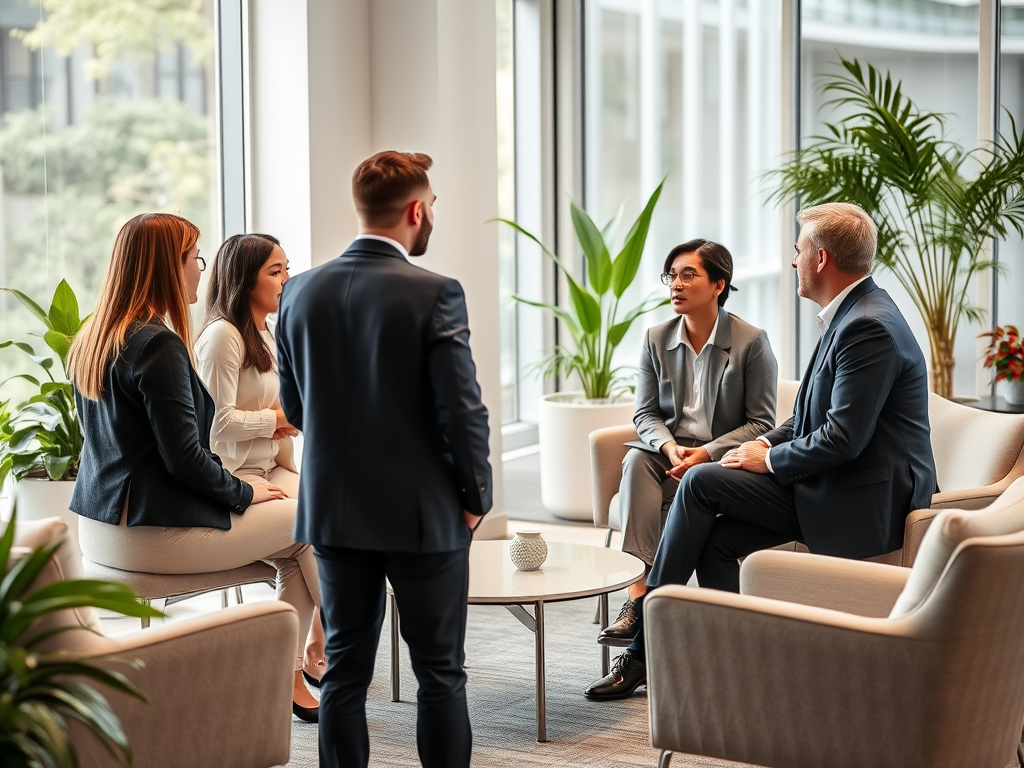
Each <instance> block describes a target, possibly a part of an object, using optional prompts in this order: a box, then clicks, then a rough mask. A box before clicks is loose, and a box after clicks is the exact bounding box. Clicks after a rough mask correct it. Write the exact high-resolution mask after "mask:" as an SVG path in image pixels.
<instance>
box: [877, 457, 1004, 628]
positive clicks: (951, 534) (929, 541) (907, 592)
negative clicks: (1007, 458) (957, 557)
mask: <svg viewBox="0 0 1024 768" xmlns="http://www.w3.org/2000/svg"><path fill="white" fill-rule="evenodd" d="M1018 531H1024V477H1022V478H1018V479H1017V480H1015V481H1014V482H1013V484H1012V485H1011V486H1010V487H1009V488H1008V489H1007V490H1006V491H1005V492H1004V493H1003V494H1002V495H1001V496H999V498H997V499H996V500H995V501H993V502H992V503H991V504H989V505H988V506H987V507H985V508H984V509H976V510H961V509H944V510H942V511H941V512H939V513H938V514H937V515H936V516H935V519H934V520H933V521H932V524H931V526H930V527H929V528H928V530H927V532H926V533H925V535H924V539H923V540H922V542H921V547H920V549H919V550H918V552H917V557H916V559H915V560H914V567H913V570H912V571H911V574H910V578H909V579H908V580H907V586H906V588H904V590H903V593H902V594H901V595H900V596H899V599H897V601H896V604H895V605H894V606H893V609H892V613H890V614H889V615H890V617H891V618H898V617H900V616H905V615H907V614H908V613H910V612H911V611H913V610H914V609H915V608H917V607H918V606H919V605H920V604H921V603H922V602H924V600H925V598H926V597H928V595H929V593H930V592H931V591H932V589H933V588H934V587H935V584H936V583H937V582H938V580H939V577H940V576H941V575H942V571H943V570H944V569H945V567H946V563H948V562H949V559H950V557H951V556H952V554H953V551H954V550H955V549H956V548H957V547H958V546H960V543H961V542H962V541H965V540H966V539H970V538H974V537H975V536H1002V535H1006V534H1011V533H1017V532H1018Z"/></svg>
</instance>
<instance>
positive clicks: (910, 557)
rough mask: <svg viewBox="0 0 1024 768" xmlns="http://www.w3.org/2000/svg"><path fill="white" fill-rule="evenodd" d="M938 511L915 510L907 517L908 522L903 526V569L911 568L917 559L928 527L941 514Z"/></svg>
mask: <svg viewBox="0 0 1024 768" xmlns="http://www.w3.org/2000/svg"><path fill="white" fill-rule="evenodd" d="M939 511H940V510H938V509H915V510H914V511H913V512H911V513H910V514H909V515H907V521H906V523H904V526H903V567H904V568H910V567H912V566H913V565H914V560H916V559H917V553H918V550H920V549H921V541H922V540H923V539H924V535H925V533H927V531H928V526H929V525H931V524H932V520H933V519H934V518H935V516H936V515H937V514H938V513H939Z"/></svg>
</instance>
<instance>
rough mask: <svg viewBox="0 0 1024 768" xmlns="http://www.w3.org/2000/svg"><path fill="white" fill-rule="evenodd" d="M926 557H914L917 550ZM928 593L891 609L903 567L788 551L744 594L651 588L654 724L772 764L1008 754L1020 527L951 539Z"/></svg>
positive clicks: (661, 737) (984, 765)
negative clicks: (900, 611)
mask: <svg viewBox="0 0 1024 768" xmlns="http://www.w3.org/2000/svg"><path fill="white" fill-rule="evenodd" d="M923 559H924V558H922V560H923ZM946 563H947V564H946V567H945V569H944V570H940V571H939V573H940V574H941V575H939V576H938V580H937V581H936V582H935V583H934V586H933V587H932V588H931V589H930V590H929V591H927V593H926V596H925V597H924V599H923V601H922V602H921V603H920V604H919V605H917V607H916V608H913V609H912V610H910V611H909V612H908V613H905V614H904V615H902V616H901V617H900V618H882V617H885V616H886V615H887V614H888V613H889V610H890V609H891V608H892V606H893V604H894V603H895V602H896V598H897V596H899V595H900V593H901V590H902V589H903V586H904V584H905V583H906V582H907V581H908V579H909V578H910V577H911V575H912V574H913V571H911V569H908V568H900V567H897V566H888V565H880V564H876V563H866V562H859V561H850V560H840V559H834V558H827V557H819V556H815V555H806V554H795V553H790V552H772V551H767V552H758V553H755V554H754V555H751V556H750V557H749V558H748V559H747V560H746V562H744V564H743V567H742V571H741V590H742V592H743V594H739V595H736V594H731V593H728V592H719V591H716V590H703V589H690V588H687V587H679V586H671V587H662V588H661V589H657V590H655V591H653V592H652V593H651V594H650V595H648V597H647V600H646V601H645V603H644V619H645V625H644V626H645V631H646V632H647V649H648V697H649V702H650V704H649V705H650V722H651V740H652V743H653V744H654V746H655V747H656V748H659V749H662V750H664V751H663V753H662V756H661V759H660V761H659V766H663V767H664V766H668V764H669V760H670V759H671V753H672V752H673V751H675V752H682V753H688V754H699V755H706V756H709V757H715V758H719V759H725V760H734V761H738V762H743V763H752V764H755V765H761V766H771V767H774V766H778V767H779V768H783V767H784V768H820V766H824V765H827V766H829V767H830V768H846V767H848V768H862V766H873V767H874V768H886V767H887V766H891V767H892V768H915V767H917V766H920V767H921V768H925V767H927V768H963V766H971V768H1005V766H1006V765H1007V764H1008V763H1009V762H1010V761H1011V759H1012V757H1013V754H1014V749H1015V748H1018V743H1019V740H1020V739H1019V737H1020V733H1021V722H1022V721H1024V645H1022V644H1021V643H1020V636H1021V633H1022V632H1024V611H1021V606H1022V605H1024V533H1013V534H1009V535H1003V536H989V537H977V538H970V539H967V540H966V541H963V542H962V543H961V544H959V546H957V547H956V548H955V550H954V551H953V554H952V556H951V557H950V558H949V559H948V560H947V561H946Z"/></svg>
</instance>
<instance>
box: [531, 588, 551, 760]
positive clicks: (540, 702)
mask: <svg viewBox="0 0 1024 768" xmlns="http://www.w3.org/2000/svg"><path fill="white" fill-rule="evenodd" d="M533 617H534V622H535V624H536V628H535V629H534V633H533V637H534V642H535V644H536V649H537V654H536V655H537V658H536V666H537V741H538V742H539V743H541V744H543V743H544V742H545V741H547V740H548V722H547V721H548V705H547V680H546V678H545V674H544V603H543V602H542V601H540V600H538V601H537V602H536V603H534V604H533Z"/></svg>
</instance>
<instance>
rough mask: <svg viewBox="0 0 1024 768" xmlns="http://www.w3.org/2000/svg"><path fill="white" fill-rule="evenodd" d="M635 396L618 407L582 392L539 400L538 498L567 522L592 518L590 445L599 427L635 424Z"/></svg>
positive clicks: (618, 403) (554, 395)
mask: <svg viewBox="0 0 1024 768" xmlns="http://www.w3.org/2000/svg"><path fill="white" fill-rule="evenodd" d="M635 410H636V403H635V402H634V401H633V399H632V397H630V398H628V399H625V398H624V399H623V400H621V401H619V402H614V403H603V402H596V403H595V402H591V401H587V400H584V399H583V394H582V393H581V392H558V393H556V394H553V395H545V396H544V397H542V398H541V399H540V408H539V411H538V422H539V423H538V430H539V432H540V498H541V503H542V504H543V505H544V508H545V509H547V510H548V511H549V512H551V513H553V514H555V515H557V516H558V517H562V518H565V519H568V520H593V519H594V511H593V504H592V502H591V495H590V444H589V443H588V441H587V438H588V436H589V435H590V433H591V432H593V431H594V430H595V429H601V428H603V427H617V426H620V425H622V424H629V423H630V422H631V421H632V420H633V412H634V411H635Z"/></svg>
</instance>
